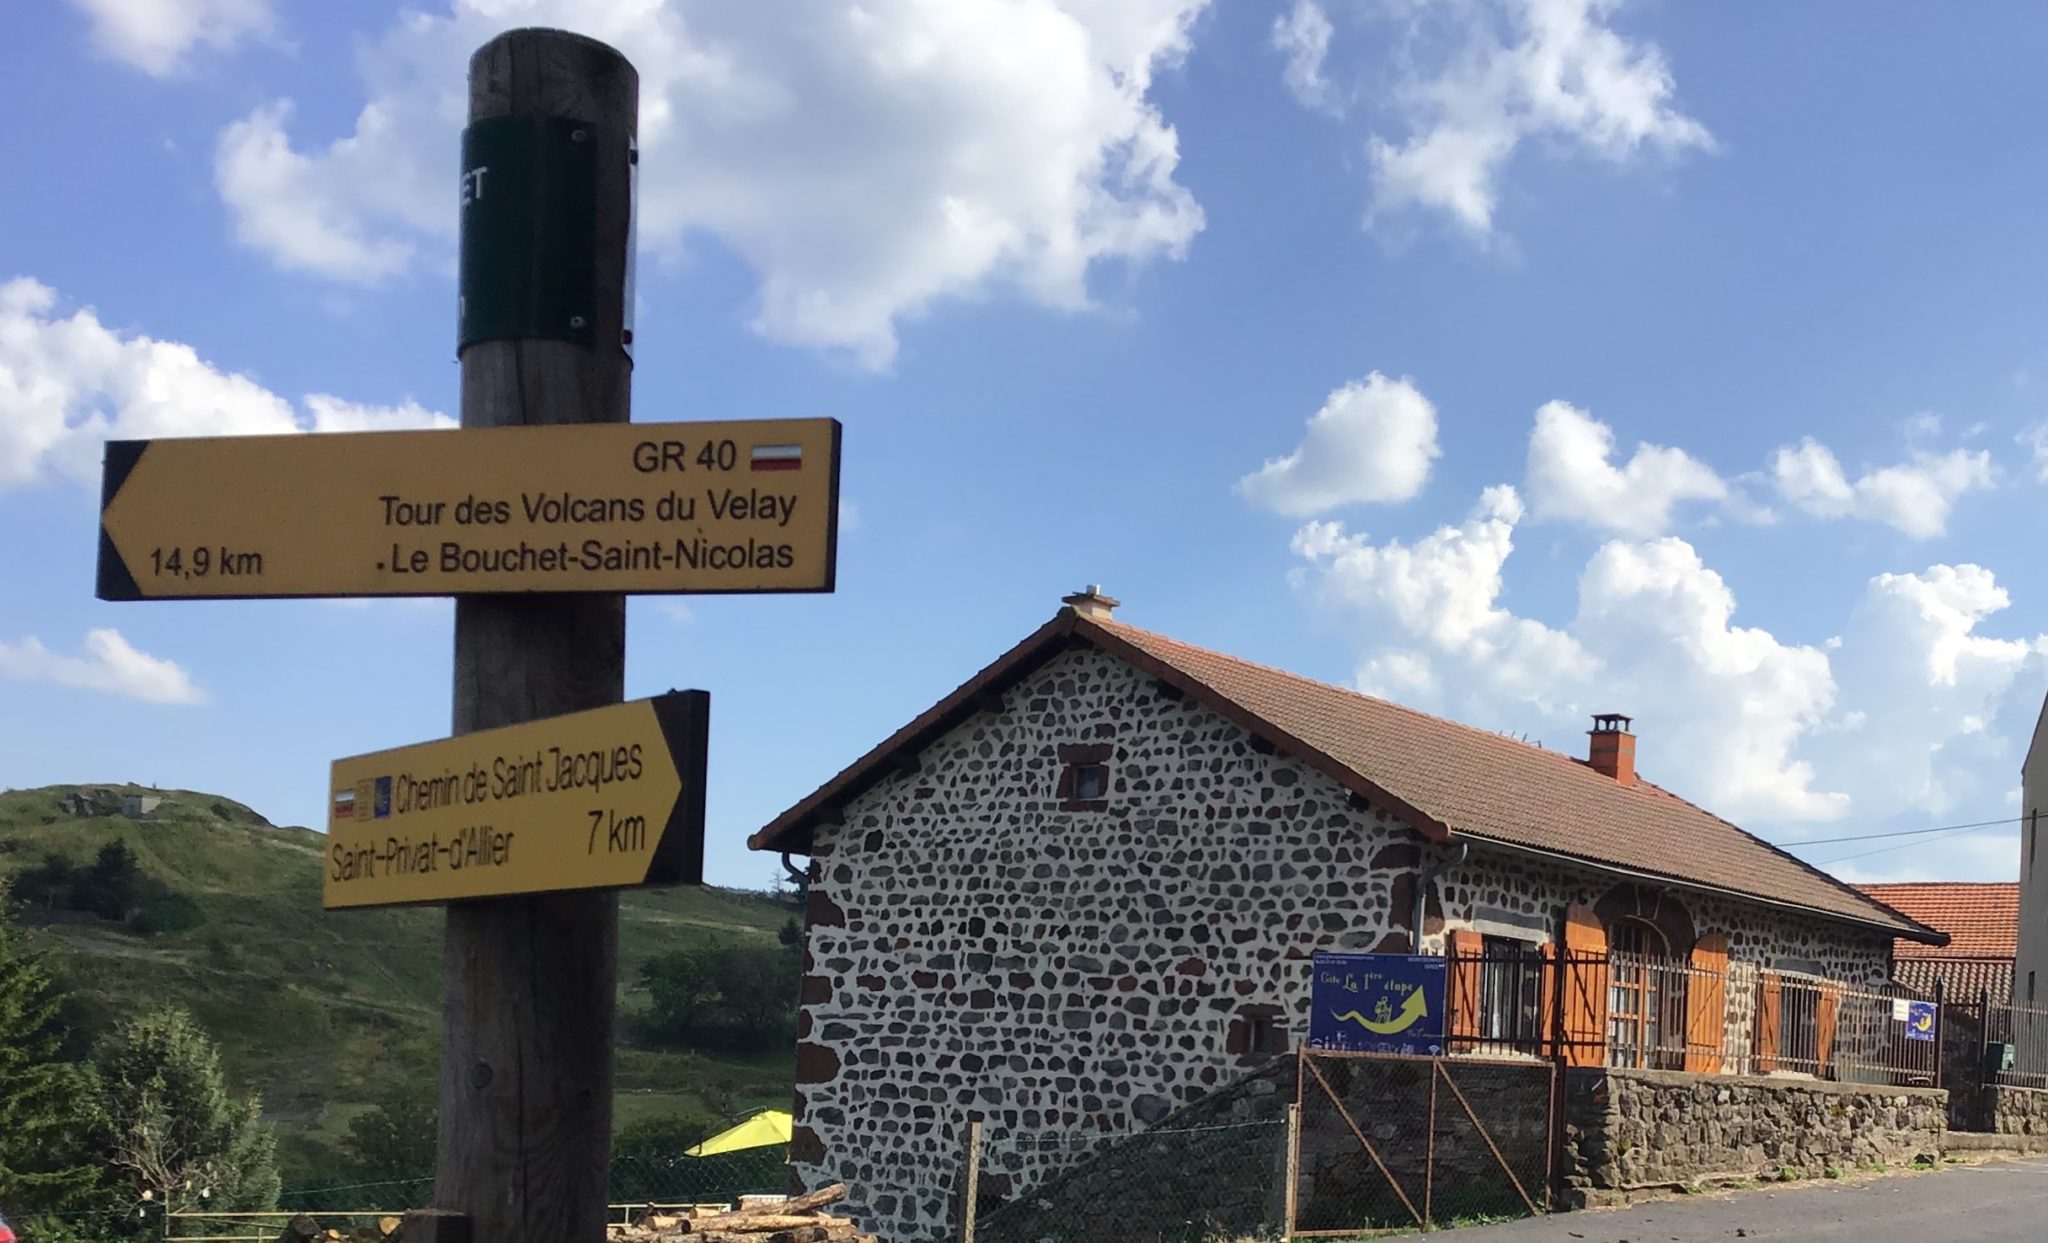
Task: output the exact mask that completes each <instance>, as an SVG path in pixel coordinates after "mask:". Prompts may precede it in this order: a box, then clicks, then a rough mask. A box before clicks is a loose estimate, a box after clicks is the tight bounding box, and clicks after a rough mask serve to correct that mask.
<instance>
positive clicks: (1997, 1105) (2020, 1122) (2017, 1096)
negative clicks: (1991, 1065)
mask: <svg viewBox="0 0 2048 1243" xmlns="http://www.w3.org/2000/svg"><path fill="white" fill-rule="evenodd" d="M1983 1091H1984V1095H1985V1096H1986V1097H1988V1098H1989V1102H1990V1107H1989V1110H1988V1112H1989V1113H1990V1116H1991V1130H1992V1133H1993V1134H1996V1135H2030V1136H2037V1137H2039V1138H2040V1139H2041V1140H2043V1141H2044V1142H2048V1092H2044V1091H2042V1090H2041V1089H2039V1088H2011V1087H2006V1086H2004V1085H2002V1084H1993V1085H1990V1086H1987V1087H1985V1088H1984V1089H1983Z"/></svg>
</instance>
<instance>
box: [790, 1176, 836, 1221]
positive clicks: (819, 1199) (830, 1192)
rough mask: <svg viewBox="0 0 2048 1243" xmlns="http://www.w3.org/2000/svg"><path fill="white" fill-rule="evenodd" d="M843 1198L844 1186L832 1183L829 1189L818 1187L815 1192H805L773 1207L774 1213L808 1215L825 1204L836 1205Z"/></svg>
mask: <svg viewBox="0 0 2048 1243" xmlns="http://www.w3.org/2000/svg"><path fill="white" fill-rule="evenodd" d="M845 1198H846V1184H845V1183H833V1184H832V1185H831V1186H829V1187H820V1188H818V1189H817V1190H816V1191H810V1192H806V1193H804V1194H803V1195H800V1196H796V1197H795V1198H793V1199H789V1200H784V1201H783V1202H782V1203H780V1204H778V1205H776V1206H775V1211H776V1212H778V1213H791V1214H794V1213H810V1212H815V1211H816V1210H818V1209H821V1208H824V1207H825V1206H826V1205H827V1204H837V1203H839V1202H840V1201H841V1200H844V1199H845Z"/></svg>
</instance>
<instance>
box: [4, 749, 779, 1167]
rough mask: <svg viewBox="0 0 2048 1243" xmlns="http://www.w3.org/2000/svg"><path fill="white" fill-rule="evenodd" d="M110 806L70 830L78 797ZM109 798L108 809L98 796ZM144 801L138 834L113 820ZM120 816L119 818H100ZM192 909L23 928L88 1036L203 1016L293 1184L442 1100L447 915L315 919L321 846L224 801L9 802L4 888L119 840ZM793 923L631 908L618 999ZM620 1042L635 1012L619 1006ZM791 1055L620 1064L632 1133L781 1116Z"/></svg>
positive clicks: (314, 838) (665, 894)
mask: <svg viewBox="0 0 2048 1243" xmlns="http://www.w3.org/2000/svg"><path fill="white" fill-rule="evenodd" d="M81 791H83V792H86V793H87V794H88V795H89V796H91V797H94V798H95V799H98V800H99V805H98V806H96V807H91V808H87V809H86V814H83V815H80V814H73V812H69V811H67V810H66V809H65V808H64V807H63V805H62V800H64V799H65V797H66V796H67V795H76V794H78V793H79V792H81ZM100 792H106V794H104V795H102V794H101V793H100ZM123 793H142V794H149V795H152V796H157V797H161V798H162V799H163V803H162V804H161V805H160V806H159V807H158V808H157V809H156V811H155V813H154V814H153V815H152V816H151V817H150V818H149V819H146V820H130V819H127V818H124V817H122V816H121V815H119V814H118V811H114V810H113V809H112V807H111V806H110V805H109V804H110V803H111V802H112V801H116V800H115V799H114V797H113V796H118V795H120V794H123ZM109 811H111V812H112V814H101V813H104V812H109ZM116 839H118V840H120V841H122V842H124V843H126V844H127V846H128V849H129V850H130V851H131V852H132V853H133V854H134V856H135V858H136V861H137V863H138V864H139V866H140V870H141V871H142V872H143V873H144V874H145V875H147V876H150V877H153V878H155V879H157V880H159V881H161V882H163V884H164V885H165V886H166V887H167V888H168V890H169V891H170V892H171V893H173V894H176V895H179V896H181V897H183V898H185V899H188V900H189V901H190V902H191V904H192V908H193V910H192V911H191V912H188V916H187V918H186V919H185V921H184V922H186V923H189V924H190V926H189V927H185V928H182V929H180V930H176V931H164V932H156V933H151V934H142V933H137V932H134V931H131V930H130V929H129V927H128V926H126V925H124V924H122V923H119V922H115V921H110V920H106V919H101V918H98V917H96V916H92V915H88V914H83V913H79V912H66V911H48V910H44V911H36V910H30V911H29V912H27V914H26V915H25V917H24V922H25V923H26V924H28V925H29V927H30V928H31V929H33V930H34V933H33V939H34V941H35V942H36V943H37V944H39V945H40V946H42V947H45V948H47V949H48V950H49V951H50V956H51V961H52V963H53V965H54V966H55V968H56V969H57V970H58V972H59V974H60V975H61V977H62V978H63V979H64V980H65V981H66V982H67V983H68V984H69V986H70V987H71V989H72V990H73V991H74V993H75V994H76V996H77V997H78V999H79V1001H80V1013H79V1019H80V1023H81V1025H82V1026H83V1027H84V1028H86V1029H87V1034H89V1033H90V1031H91V1030H93V1029H103V1028H104V1027H105V1026H106V1025H108V1024H110V1023H112V1022H114V1021H117V1020H119V1019H121V1018H123V1017H126V1016H128V1015H130V1014H134V1013H137V1012H139V1011H143V1010H146V1009H149V1008H151V1007H153V1006H156V1005H160V1004H162V1003H165V1002H175V1003H177V1004H179V1005H183V1006H185V1007H187V1008H189V1009H190V1010H192V1012H193V1013H194V1014H195V1015H197V1016H198V1018H199V1020H200V1021H201V1022H202V1023H204V1024H205V1026H206V1028H207V1029H208V1030H209V1031H210V1032H211V1033H212V1034H213V1036H214V1038H215V1039H216V1040H217V1041H218V1042H219V1043H220V1046H221V1051H222V1056H223V1059H224V1061H225V1063H226V1065H227V1068H228V1073H229V1075H230V1076H231V1078H232V1079H233V1080H234V1082H235V1084H236V1086H237V1087H238V1088H241V1089H245V1090H246V1089H254V1090H256V1091H258V1092H260V1093H262V1096H263V1102H264V1107H265V1112H266V1114H267V1116H269V1117H270V1118H271V1119H272V1120H274V1122H275V1123H276V1126H277V1131H278V1139H279V1147H280V1150H281V1152H282V1153H283V1154H284V1156H285V1158H286V1171H285V1174H286V1182H287V1186H290V1185H292V1184H293V1178H294V1175H298V1176H300V1177H302V1178H316V1179H317V1178H318V1177H319V1174H320V1171H321V1170H322V1168H323V1165H324V1164H325V1163H326V1162H328V1160H329V1147H330V1146H331V1145H332V1144H333V1143H334V1141H335V1140H336V1139H337V1138H338V1137H339V1136H340V1134H341V1133H342V1132H343V1130H344V1128H345V1127H346V1125H347V1122H348V1119H349V1118H350V1117H351V1116H352V1115H353V1114H354V1113H356V1112H358V1111H360V1110H361V1109H363V1108H365V1103H366V1102H367V1101H369V1100H371V1099H373V1098H374V1097H375V1096H376V1095H377V1093H378V1089H379V1087H380V1086H381V1085H383V1084H385V1083H388V1082H390V1081H391V1077H392V1076H404V1077H406V1079H408V1080H409V1081H412V1082H424V1083H431V1082H432V1081H433V1080H432V1075H433V1067H434V1066H435V1064H436V1058H437V1052H436V1042H437V1040H438V1032H439V1026H440V1021H439V1004H440V1002H439V997H440V947H441V930H440V924H441V916H440V912H439V911H438V910H437V909H411V910H386V911H337V912H332V913H330V912H325V911H322V910H321V909H320V883H321V846H322V842H323V840H324V839H323V837H322V836H321V835H320V834H318V833H314V832H312V831H311V830H308V829H299V828H277V827H273V826H271V825H269V824H268V823H267V822H265V821H264V820H263V819H262V818H261V817H260V816H258V815H257V814H256V813H255V812H253V811H251V810H250V809H249V808H247V807H244V806H242V805H241V804H239V803H236V802H233V801H232V800H229V799H225V798H221V797H219V796H216V795H210V794H200V793H194V792H191V791H185V790H162V791H157V790H144V789H140V788H139V787H133V786H117V785H115V786H53V787H47V788H44V789H37V790H13V791H7V792H4V793H0V876H8V875H16V874H19V873H20V872H22V871H23V870H25V869H28V868H32V867H34V866H36V865H38V864H40V863H42V862H43V860H44V859H45V858H46V857H48V856H51V855H57V856H61V857H63V858H64V859H66V860H68V861H69V862H71V863H72V864H75V865H85V864H89V863H90V862H91V861H92V860H93V858H94V856H95V855H96V854H97V853H98V852H99V850H100V848H101V847H102V846H103V845H105V844H106V843H107V842H109V841H112V840H116ZM790 916H791V911H790V909H789V908H788V907H787V906H785V905H783V904H781V903H779V902H777V901H775V900H774V899H772V898H771V897H769V896H768V895H765V894H761V893H744V892H735V891H730V890H721V889H711V888H700V889H672V890H648V891H644V892H636V893H630V894H628V895H626V896H625V898H624V899H623V901H622V903H621V913H620V962H621V966H622V970H621V976H622V977H623V979H622V983H630V982H631V981H632V980H633V979H634V977H635V971H636V969H637V967H638V966H639V964H640V963H641V962H642V961H643V960H645V959H646V958H647V957H649V956H650V955H652V954H656V953H661V952H664V951H667V950H674V949H684V948H690V947H692V946H696V945H701V944H703V943H705V942H707V941H710V940H717V939H723V940H726V941H731V942H749V943H759V944H768V945H772V944H774V943H775V935H776V932H777V930H778V929H780V928H781V927H782V926H783V925H784V923H785V922H786V921H787V920H788V919H789V918H790ZM620 1002H621V1020H622V1030H623V1029H624V1028H625V1027H626V1026H627V1024H626V1023H625V1019H626V1017H627V1015H628V1014H629V1013H630V1012H631V1011H632V1010H633V1009H634V1007H635V1005H636V999H635V997H634V995H633V994H632V993H631V992H629V991H623V990H622V994H621V999H620ZM790 1080H791V1052H790V1050H789V1049H788V1048H787V1047H786V1046H783V1047H776V1048H773V1049H764V1050H763V1051H762V1052H761V1053H760V1055H759V1056H758V1057H735V1056H732V1055H729V1054H717V1055H714V1054H710V1053H705V1052H688V1051H675V1050H654V1049H637V1048H622V1049H620V1050H619V1055H618V1062H617V1087H618V1098H617V1110H616V1112H617V1114H618V1117H619V1120H620V1122H621V1124H624V1123H626V1122H630V1121H632V1120H634V1119H638V1118H644V1117H650V1116H656V1115H660V1114H664V1113H671V1112H688V1113H699V1114H710V1115H725V1114H729V1113H732V1112H735V1111H738V1110H742V1109H747V1108H752V1107H756V1106H762V1105H772V1106H775V1107H778V1108H787V1107H788V1102H789V1097H790Z"/></svg>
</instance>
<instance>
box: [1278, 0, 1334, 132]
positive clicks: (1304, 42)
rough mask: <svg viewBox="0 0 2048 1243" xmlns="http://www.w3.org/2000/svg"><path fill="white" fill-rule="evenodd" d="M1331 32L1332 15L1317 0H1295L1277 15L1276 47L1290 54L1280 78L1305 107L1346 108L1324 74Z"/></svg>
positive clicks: (1328, 109) (1324, 110) (1322, 108)
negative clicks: (1292, 4) (1285, 10)
mask: <svg viewBox="0 0 2048 1243" xmlns="http://www.w3.org/2000/svg"><path fill="white" fill-rule="evenodd" d="M1331 33H1332V31H1331V28H1330V17H1329V15H1328V14H1327V13H1324V12H1323V8H1322V6H1321V5H1319V4H1317V3H1316V0H1294V7H1293V8H1292V9H1289V10H1288V11H1287V12H1286V13H1284V14H1282V15H1281V16H1279V17H1276V18H1274V19H1273V47H1274V49H1275V50H1276V51H1279V52H1280V53H1282V54H1283V55H1285V56H1286V57H1287V66H1286V68H1284V69H1282V70H1281V71H1280V80H1281V81H1283V82H1285V83H1286V84H1287V89H1288V90H1289V91H1290V92H1292V93H1293V95H1294V98H1295V100H1296V101H1297V102H1298V103H1300V104H1301V106H1302V107H1304V108H1313V109H1315V110H1316V111H1318V112H1330V113H1335V112H1340V111H1342V109H1341V108H1340V107H1339V106H1338V103H1337V97H1336V92H1335V91H1333V90H1332V89H1331V88H1330V80H1329V79H1328V78H1326V77H1324V76H1323V60H1324V59H1325V58H1326V57H1328V56H1329V54H1330V35H1331Z"/></svg>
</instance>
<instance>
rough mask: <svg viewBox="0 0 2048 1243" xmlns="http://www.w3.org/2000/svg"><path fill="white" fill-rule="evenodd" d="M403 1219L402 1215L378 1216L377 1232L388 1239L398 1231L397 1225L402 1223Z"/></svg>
mask: <svg viewBox="0 0 2048 1243" xmlns="http://www.w3.org/2000/svg"><path fill="white" fill-rule="evenodd" d="M404 1220H405V1219H404V1218H402V1217H379V1218H378V1219H377V1233H378V1234H381V1235H383V1236H384V1237H385V1238H387V1239H388V1238H390V1237H391V1236H392V1235H394V1234H397V1233H398V1227H399V1226H400V1225H401V1224H403V1222H404Z"/></svg>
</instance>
